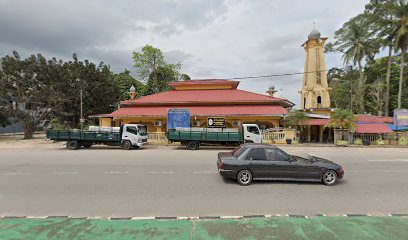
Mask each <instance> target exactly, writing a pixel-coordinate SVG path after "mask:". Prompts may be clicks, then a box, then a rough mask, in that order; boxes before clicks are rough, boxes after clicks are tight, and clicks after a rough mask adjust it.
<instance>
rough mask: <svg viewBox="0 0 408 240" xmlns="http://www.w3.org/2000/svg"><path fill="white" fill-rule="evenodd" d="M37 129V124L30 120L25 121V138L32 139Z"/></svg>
mask: <svg viewBox="0 0 408 240" xmlns="http://www.w3.org/2000/svg"><path fill="white" fill-rule="evenodd" d="M34 131H35V124H34V123H33V122H32V121H30V120H25V121H24V139H32V138H33V135H34Z"/></svg>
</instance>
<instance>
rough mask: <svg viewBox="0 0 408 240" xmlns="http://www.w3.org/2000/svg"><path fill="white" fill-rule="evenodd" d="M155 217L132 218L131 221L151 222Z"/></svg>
mask: <svg viewBox="0 0 408 240" xmlns="http://www.w3.org/2000/svg"><path fill="white" fill-rule="evenodd" d="M152 219H155V217H132V218H131V220H152Z"/></svg>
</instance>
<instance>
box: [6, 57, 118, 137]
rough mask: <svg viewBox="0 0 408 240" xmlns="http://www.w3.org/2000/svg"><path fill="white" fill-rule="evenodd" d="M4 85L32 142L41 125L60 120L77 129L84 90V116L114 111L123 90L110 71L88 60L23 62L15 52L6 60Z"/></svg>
mask: <svg viewBox="0 0 408 240" xmlns="http://www.w3.org/2000/svg"><path fill="white" fill-rule="evenodd" d="M1 63H2V71H3V74H2V77H1V79H2V82H3V83H4V86H5V88H4V89H5V91H6V92H7V94H9V95H10V96H12V98H14V99H15V102H16V107H15V109H13V110H14V112H13V114H14V116H15V117H16V118H18V119H21V120H23V121H24V131H25V132H24V136H25V138H31V137H32V134H33V132H34V131H35V128H36V126H37V125H38V124H39V122H40V121H42V120H45V119H49V118H58V119H59V120H60V121H62V122H67V123H69V124H70V125H71V126H72V127H75V126H77V125H78V123H79V119H80V114H79V112H80V98H79V92H80V89H82V90H83V99H84V101H83V103H84V104H83V109H84V116H85V117H87V116H88V115H91V114H97V113H105V112H110V111H112V107H111V106H110V105H111V104H112V103H115V102H116V101H118V99H119V88H118V87H117V86H116V84H115V82H114V81H113V77H112V73H111V71H110V69H109V67H108V66H107V65H105V64H103V63H100V64H98V65H96V64H94V63H91V62H89V61H88V60H84V61H79V60H78V58H77V56H76V55H75V54H74V56H73V61H69V62H64V61H62V60H57V59H55V58H52V59H49V60H47V59H46V58H45V57H43V56H42V55H41V54H37V55H31V56H29V57H27V58H25V59H22V58H21V57H20V55H19V54H18V53H17V52H16V51H14V52H13V54H12V55H7V56H5V57H4V58H2V62H1Z"/></svg>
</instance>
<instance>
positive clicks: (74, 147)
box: [67, 140, 80, 150]
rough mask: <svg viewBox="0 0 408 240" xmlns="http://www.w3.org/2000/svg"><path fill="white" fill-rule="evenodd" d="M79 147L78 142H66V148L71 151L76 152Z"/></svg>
mask: <svg viewBox="0 0 408 240" xmlns="http://www.w3.org/2000/svg"><path fill="white" fill-rule="evenodd" d="M79 147H80V145H79V142H78V141H75V140H74V141H68V142H67V148H68V149H71V150H77V149H79Z"/></svg>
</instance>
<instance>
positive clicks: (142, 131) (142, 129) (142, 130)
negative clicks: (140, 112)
mask: <svg viewBox="0 0 408 240" xmlns="http://www.w3.org/2000/svg"><path fill="white" fill-rule="evenodd" d="M137 129H138V130H139V134H140V136H146V135H147V130H146V127H145V126H138V127H137Z"/></svg>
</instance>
